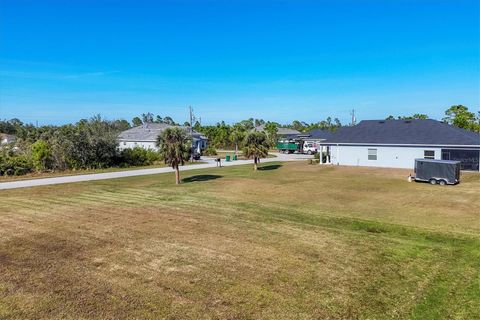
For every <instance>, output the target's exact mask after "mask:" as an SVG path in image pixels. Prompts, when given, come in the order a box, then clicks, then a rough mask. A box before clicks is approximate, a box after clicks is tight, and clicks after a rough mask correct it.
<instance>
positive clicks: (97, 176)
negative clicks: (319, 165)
mask: <svg viewBox="0 0 480 320" xmlns="http://www.w3.org/2000/svg"><path fill="white" fill-rule="evenodd" d="M275 155H276V156H277V157H276V158H267V159H262V163H265V162H278V161H301V160H306V159H311V158H312V156H307V155H301V154H291V155H286V154H280V153H275ZM202 161H204V162H207V163H202V164H193V165H190V166H184V167H182V168H181V169H180V170H181V171H188V170H196V169H206V168H213V167H215V166H216V163H215V161H214V158H205V159H202ZM252 163H253V161H252V160H238V161H231V162H225V161H222V166H225V167H229V166H238V165H244V164H252ZM168 172H173V169H172V168H155V169H140V170H128V171H118V172H107V173H94V174H83V175H76V176H65V177H55V178H42V179H32V180H20V181H10V182H3V183H0V190H6V189H17V188H27V187H36V186H47V185H52V184H62V183H72V182H83V181H94V180H106V179H116V178H125V177H134V176H143V175H149V174H159V173H168Z"/></svg>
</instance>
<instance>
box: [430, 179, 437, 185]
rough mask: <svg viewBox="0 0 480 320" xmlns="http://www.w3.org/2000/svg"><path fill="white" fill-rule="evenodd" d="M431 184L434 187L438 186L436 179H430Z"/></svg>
mask: <svg viewBox="0 0 480 320" xmlns="http://www.w3.org/2000/svg"><path fill="white" fill-rule="evenodd" d="M429 182H430V184H432V185H435V184H437V180H435V179H430V180H429Z"/></svg>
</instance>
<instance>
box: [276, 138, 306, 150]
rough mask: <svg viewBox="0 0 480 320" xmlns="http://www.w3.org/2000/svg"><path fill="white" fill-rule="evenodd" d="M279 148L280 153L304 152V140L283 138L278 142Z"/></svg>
mask: <svg viewBox="0 0 480 320" xmlns="http://www.w3.org/2000/svg"><path fill="white" fill-rule="evenodd" d="M277 149H278V151H279V152H280V153H295V152H300V153H302V152H303V141H299V140H297V139H283V140H279V141H278V142H277Z"/></svg>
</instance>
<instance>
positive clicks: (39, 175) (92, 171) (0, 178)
mask: <svg viewBox="0 0 480 320" xmlns="http://www.w3.org/2000/svg"><path fill="white" fill-rule="evenodd" d="M201 163H206V162H202V161H194V162H190V161H189V162H187V163H186V164H185V165H187V166H189V165H192V164H201ZM165 166H166V165H165V164H164V163H163V162H162V163H156V164H152V165H149V166H135V167H125V168H120V167H111V168H105V169H79V170H62V171H54V172H53V171H52V172H48V171H47V172H32V173H28V174H25V175H21V176H0V183H1V182H9V181H19V180H31V179H42V178H54V177H66V176H77V175H84V174H95V173H108V172H120V171H130V170H143V169H155V168H164V167H165Z"/></svg>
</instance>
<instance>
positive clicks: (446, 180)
mask: <svg viewBox="0 0 480 320" xmlns="http://www.w3.org/2000/svg"><path fill="white" fill-rule="evenodd" d="M413 180H414V181H425V182H430V184H433V185H435V184H439V185H442V186H444V185H446V184H457V183H459V182H460V161H452V160H435V159H415V176H414V177H413Z"/></svg>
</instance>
